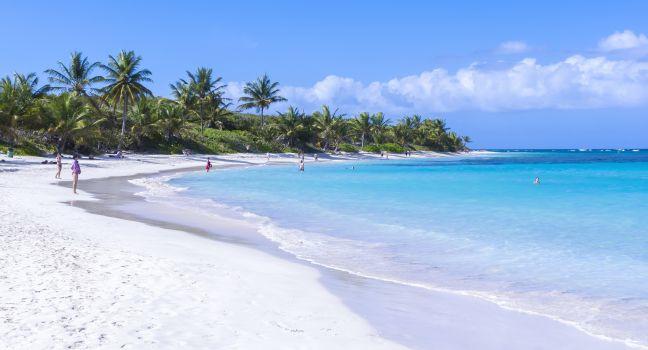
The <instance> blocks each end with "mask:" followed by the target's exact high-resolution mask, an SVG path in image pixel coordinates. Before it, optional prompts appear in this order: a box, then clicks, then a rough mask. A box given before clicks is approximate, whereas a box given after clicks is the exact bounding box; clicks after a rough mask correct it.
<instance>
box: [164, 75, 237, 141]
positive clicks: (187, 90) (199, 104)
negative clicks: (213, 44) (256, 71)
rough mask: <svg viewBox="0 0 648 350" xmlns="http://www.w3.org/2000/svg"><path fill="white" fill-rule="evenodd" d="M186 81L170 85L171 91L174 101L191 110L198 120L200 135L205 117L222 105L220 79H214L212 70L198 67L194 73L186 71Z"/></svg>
mask: <svg viewBox="0 0 648 350" xmlns="http://www.w3.org/2000/svg"><path fill="white" fill-rule="evenodd" d="M187 76H188V77H189V79H188V80H184V79H180V80H178V81H177V82H176V83H175V84H171V90H172V92H173V95H174V96H175V97H176V99H178V100H181V101H182V103H183V104H184V105H185V106H186V107H188V108H190V109H192V110H193V111H194V112H195V113H196V114H197V115H198V117H199V118H200V133H201V134H203V131H204V127H205V122H206V119H207V115H208V114H210V113H211V112H212V111H211V110H213V109H218V108H220V107H221V104H222V103H223V100H224V98H223V89H224V88H225V87H226V86H227V85H221V84H220V82H221V80H223V78H221V77H216V78H214V77H213V76H212V69H211V68H205V67H200V68H198V69H197V70H196V73H191V72H189V71H187Z"/></svg>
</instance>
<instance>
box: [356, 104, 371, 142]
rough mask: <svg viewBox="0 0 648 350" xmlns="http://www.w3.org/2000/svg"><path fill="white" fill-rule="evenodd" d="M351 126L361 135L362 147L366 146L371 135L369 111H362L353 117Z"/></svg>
mask: <svg viewBox="0 0 648 350" xmlns="http://www.w3.org/2000/svg"><path fill="white" fill-rule="evenodd" d="M351 128H352V129H353V130H354V131H355V132H356V133H358V134H359V135H360V149H362V148H364V144H365V139H366V138H367V136H369V135H371V120H370V116H369V113H367V112H362V113H360V115H358V116H357V117H355V118H354V119H351Z"/></svg>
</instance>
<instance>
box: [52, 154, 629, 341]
mask: <svg viewBox="0 0 648 350" xmlns="http://www.w3.org/2000/svg"><path fill="white" fill-rule="evenodd" d="M378 159H380V158H378ZM351 160H355V159H351ZM239 161H240V159H239ZM215 162H216V161H215ZM248 164H249V163H248ZM250 165H251V164H250ZM196 169H197V167H191V168H177V169H167V170H165V173H186V172H189V171H192V170H196ZM198 169H201V167H198ZM165 173H160V172H157V173H155V174H152V173H146V174H142V173H138V174H131V175H124V176H116V177H101V180H100V181H99V180H97V181H96V182H97V184H99V187H101V185H102V184H103V185H106V184H109V185H110V186H107V188H108V189H109V191H107V192H98V193H97V192H93V191H92V189H90V190H89V192H90V193H91V194H93V195H92V198H88V200H87V201H84V202H83V203H81V204H80V205H79V204H74V205H77V206H78V207H81V208H83V209H84V210H88V211H89V212H90V213H93V211H94V213H95V214H99V215H104V216H105V215H107V216H113V215H116V216H115V217H118V218H119V219H124V220H136V221H138V222H140V223H145V224H147V225H151V226H152V227H153V228H161V229H172V230H175V231H182V232H191V233H194V234H197V235H199V236H202V237H203V238H205V236H206V237H207V238H209V239H212V240H216V241H217V242H222V243H224V244H228V243H230V244H231V243H235V245H244V246H246V247H251V248H254V249H257V250H260V251H262V252H263V253H270V255H273V256H275V257H279V258H282V259H284V260H288V262H289V263H291V264H294V263H297V264H300V265H303V266H305V267H308V268H311V269H312V268H315V269H316V270H317V271H318V272H319V275H320V277H319V278H318V280H319V282H320V283H321V284H322V285H323V286H325V287H326V289H327V290H328V291H329V292H332V293H333V294H334V295H336V296H337V298H339V299H340V300H341V301H342V302H343V303H344V304H345V305H346V307H347V308H348V309H350V310H353V312H355V313H357V314H358V315H360V316H361V317H363V318H364V319H365V320H367V321H368V322H369V324H371V325H372V326H373V328H375V329H376V330H377V331H378V334H380V336H384V337H385V338H386V339H389V340H391V341H396V342H397V343H400V344H403V345H405V346H409V347H411V348H426V347H427V346H439V345H443V346H444V348H447V349H454V348H457V349H460V348H466V347H470V346H474V345H479V346H480V348H481V349H489V348H492V349H502V348H520V347H522V348H524V347H525V346H526V347H528V346H529V345H532V344H533V345H536V346H535V347H534V348H547V349H550V348H551V349H558V348H564V349H571V348H574V349H576V348H583V347H585V348H588V349H599V348H600V349H617V348H619V349H621V348H625V346H622V345H621V344H617V342H614V343H612V342H607V341H601V340H600V339H597V338H595V337H593V336H592V335H589V334H585V333H584V332H582V331H580V330H577V329H576V328H575V327H573V325H565V324H562V323H560V322H559V321H557V320H553V319H550V318H549V317H547V316H539V315H529V314H527V313H523V312H520V311H519V310H518V311H513V310H506V309H504V308H502V307H501V306H500V305H495V304H494V303H493V302H492V301H485V300H478V298H477V297H476V296H460V295H456V293H455V295H452V294H453V293H452V292H451V291H434V290H424V289H422V288H420V286H409V287H408V286H404V285H402V284H398V283H397V282H395V281H384V280H382V281H381V280H377V279H374V278H371V277H369V276H364V277H363V276H358V275H357V274H353V273H351V272H344V271H340V270H339V269H338V270H335V269H334V268H332V267H327V266H321V265H317V264H316V263H314V262H308V261H306V260H303V259H299V258H298V257H295V256H293V255H292V254H290V253H288V252H285V251H283V250H281V249H280V248H279V247H278V246H277V243H276V242H272V241H270V240H268V239H267V238H265V237H263V236H262V235H261V234H260V233H257V232H256V231H255V230H254V227H251V226H248V227H245V223H241V222H240V221H241V220H238V221H239V222H237V223H236V224H235V223H233V222H232V221H231V220H235V219H234V218H232V217H229V216H227V215H225V216H223V215H220V214H222V213H219V215H218V217H217V218H216V219H214V218H213V217H210V218H199V217H198V216H199V214H197V213H195V212H194V213H193V214H192V213H189V212H190V211H188V212H187V213H183V214H189V215H190V216H191V215H193V218H192V219H193V220H195V222H199V223H201V224H206V223H207V221H208V220H210V219H211V220H213V221H214V222H218V224H217V225H208V229H204V228H203V229H202V230H201V229H200V228H199V227H196V225H194V226H193V227H192V226H191V225H187V223H186V222H185V223H183V222H175V223H174V222H173V218H172V217H165V218H164V220H155V218H151V217H149V218H146V214H144V213H142V212H140V213H135V214H131V215H132V216H137V215H140V216H139V217H125V216H124V214H125V213H127V212H126V211H124V210H123V208H122V209H121V211H120V209H115V208H110V206H111V203H110V201H111V200H112V201H115V200H117V201H119V200H122V201H126V202H127V201H129V200H133V199H137V200H139V201H146V200H145V199H144V198H143V197H141V196H137V195H135V192H132V191H133V190H134V189H135V188H136V187H137V186H136V185H134V184H131V183H130V182H128V181H129V179H134V178H142V177H144V178H146V177H150V176H152V175H153V176H155V175H157V176H162V175H164V174H165ZM90 181H92V180H90ZM88 182H89V181H86V182H85V185H88ZM61 185H64V184H61ZM131 186H132V187H131ZM57 187H60V186H57ZM91 187H92V186H90V187H88V188H91ZM81 188H82V190H84V191H85V188H84V187H81ZM111 190H112V191H114V192H110V191H111ZM111 196H112V197H111ZM102 197H103V198H102ZM147 202H148V201H147ZM149 203H151V202H149ZM112 204H113V205H115V203H114V202H113V203H112ZM88 208H90V209H88ZM131 208H133V207H131ZM149 209H151V208H149ZM157 209H159V207H158V208H157ZM108 210H116V211H118V212H119V213H117V212H109V211H108ZM144 211H146V210H144ZM153 211H155V210H153ZM111 214H112V215H111ZM120 214H121V215H122V216H119V215H120ZM148 214H149V215H151V213H150V212H149V213H148ZM157 214H158V215H159V214H160V213H157ZM90 215H92V214H90ZM151 216H153V217H154V216H155V213H152V215H151ZM157 219H160V218H159V217H158V218H157ZM176 219H177V217H176ZM239 219H240V218H239ZM205 220H207V221H205ZM219 220H220V221H219ZM190 221H191V220H190ZM224 223H225V224H224ZM236 225H239V226H236ZM198 226H200V225H198ZM216 226H219V227H220V226H225V229H220V230H221V231H222V232H219V231H218V230H217V229H214V227H216ZM245 230H248V231H247V232H242V231H245ZM192 231H193V232H192ZM234 231H236V232H237V234H236V235H233V234H232V233H233V232H234ZM238 236H240V237H238ZM263 241H265V242H263ZM272 250H274V252H273V251H272ZM403 296H407V297H406V298H403ZM471 299H472V300H471ZM412 300H415V301H416V302H414V303H409V304H408V301H412ZM364 301H374V302H375V301H380V303H378V304H377V305H376V303H373V304H372V303H371V302H367V303H364ZM420 302H424V303H425V304H426V307H425V308H424V309H425V310H424V311H423V310H415V309H414V308H413V307H412V305H416V304H417V303H419V306H420ZM394 305H398V308H394ZM448 305H452V306H453V307H452V308H449V307H448ZM385 306H390V307H385ZM435 313H436V314H442V315H444V317H441V318H439V317H437V318H434V319H433V320H428V322H427V323H426V324H423V325H421V324H420V322H421V320H424V319H425V318H429V317H426V316H428V315H430V314H435ZM453 314H459V315H458V316H457V315H453ZM471 318H472V319H481V322H480V324H479V325H478V326H477V327H476V326H475V325H469V324H465V322H466V320H467V319H471ZM394 319H396V320H397V321H398V322H394ZM492 319H496V320H498V322H495V324H489V323H492V322H490V321H489V320H492ZM394 324H396V325H394ZM395 326H396V327H395ZM399 326H400V327H399ZM408 329H409V330H410V331H409V332H407V330H408ZM538 329H539V330H541V331H540V332H537V330H538ZM534 330H536V331H534ZM403 331H405V332H403ZM475 332H476V333H477V334H474V333H475ZM468 333H473V334H471V335H472V336H473V337H475V335H477V336H476V337H475V338H474V339H473V340H472V341H474V342H475V343H470V341H469V340H468V339H464V338H466V337H465V336H466V334H468ZM509 333H517V334H518V335H522V336H521V337H517V336H516V337H515V338H512V337H511V334H509ZM545 333H546V334H545ZM494 335H499V337H498V336H494ZM421 337H424V339H423V341H421ZM493 338H495V339H493ZM516 338H523V339H516ZM566 340H567V341H569V340H571V341H572V344H565V341H566ZM516 341H517V342H519V341H522V343H516ZM467 342H468V343H467ZM552 342H553V343H552ZM540 343H542V344H540ZM516 344H517V345H516ZM566 345H567V346H566ZM572 345H573V346H572ZM616 345H619V346H616ZM543 346H544V347H543Z"/></svg>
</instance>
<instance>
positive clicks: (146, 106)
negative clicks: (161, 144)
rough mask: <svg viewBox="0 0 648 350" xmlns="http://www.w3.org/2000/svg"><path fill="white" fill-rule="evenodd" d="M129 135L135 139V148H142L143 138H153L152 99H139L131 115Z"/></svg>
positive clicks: (153, 104) (153, 117) (154, 119)
mask: <svg viewBox="0 0 648 350" xmlns="http://www.w3.org/2000/svg"><path fill="white" fill-rule="evenodd" d="M131 120H132V125H131V128H130V133H131V135H133V138H134V139H135V143H136V147H137V148H138V149H139V148H141V147H142V144H143V140H144V138H147V137H151V136H153V135H154V134H155V133H156V131H157V125H156V124H155V123H156V122H157V119H156V103H155V100H154V99H151V98H142V99H140V100H139V101H138V102H137V104H136V105H135V108H134V110H133V112H132V114H131Z"/></svg>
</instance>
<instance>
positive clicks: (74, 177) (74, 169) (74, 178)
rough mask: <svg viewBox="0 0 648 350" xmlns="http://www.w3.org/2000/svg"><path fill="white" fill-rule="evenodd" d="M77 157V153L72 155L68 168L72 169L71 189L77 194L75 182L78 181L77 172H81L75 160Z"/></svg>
mask: <svg viewBox="0 0 648 350" xmlns="http://www.w3.org/2000/svg"><path fill="white" fill-rule="evenodd" d="M78 158H79V157H78V156H77V155H74V157H72V159H73V161H72V167H71V168H70V169H71V170H72V191H74V194H77V184H78V183H79V174H81V166H80V165H79V161H78V160H77V159H78Z"/></svg>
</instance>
